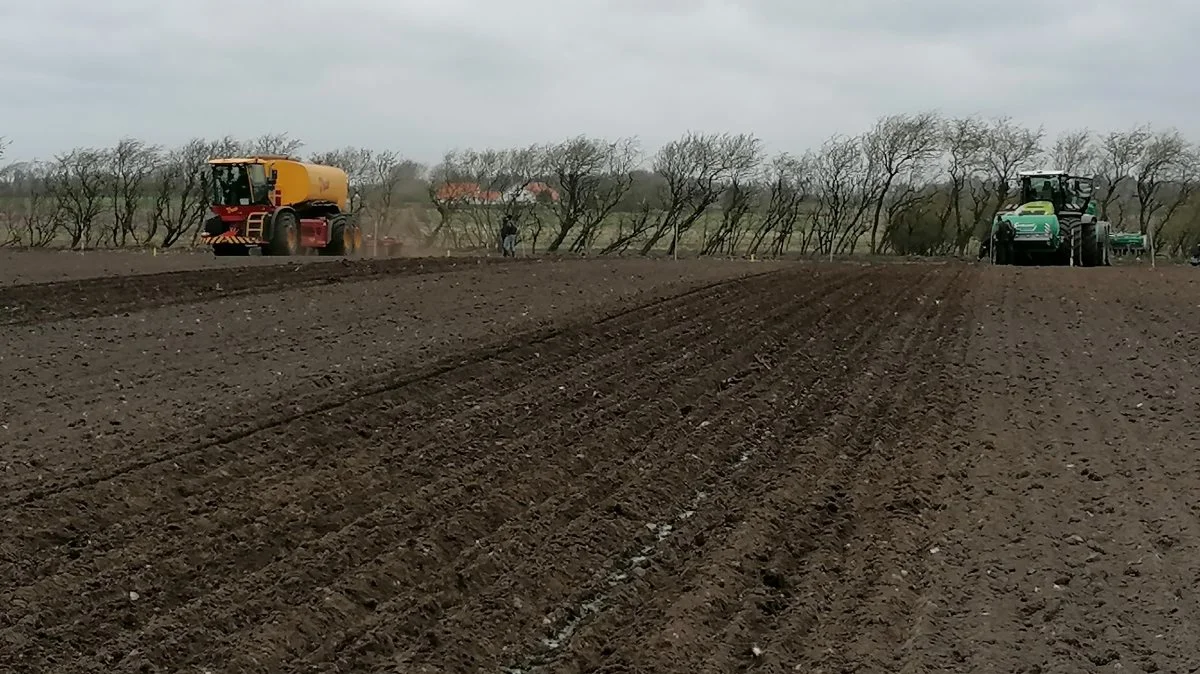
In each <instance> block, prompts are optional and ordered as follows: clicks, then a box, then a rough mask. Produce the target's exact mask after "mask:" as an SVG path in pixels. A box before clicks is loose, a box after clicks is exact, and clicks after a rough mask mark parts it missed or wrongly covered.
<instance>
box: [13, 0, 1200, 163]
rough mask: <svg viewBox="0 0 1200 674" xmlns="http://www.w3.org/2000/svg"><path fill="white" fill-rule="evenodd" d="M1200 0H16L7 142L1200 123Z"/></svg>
mask: <svg viewBox="0 0 1200 674" xmlns="http://www.w3.org/2000/svg"><path fill="white" fill-rule="evenodd" d="M1197 28H1200V2H1197V1H1196V0H1140V1H1139V0H1123V1H1117V0H1080V1H1077V2H1047V1H1044V0H1042V1H1039V2H1032V1H1026V0H1010V1H1009V2H1004V3H1001V2H995V1H993V0H970V1H966V0H889V1H886V2H885V0H835V1H833V2H830V1H828V0H822V1H820V2H817V1H810V0H724V1H718V0H691V1H684V0H322V1H320V2H317V1H314V0H287V1H286V2H278V1H277V2H268V1H267V0H195V1H194V2H181V1H168V0H105V1H103V2H97V1H96V0H38V1H36V2H22V1H19V0H0V85H2V86H3V88H2V89H0V91H2V92H3V93H2V94H0V136H7V137H8V138H9V139H10V141H11V142H12V145H11V147H10V149H9V152H8V157H7V158H8V159H28V158H32V157H46V156H49V155H51V154H53V153H54V152H57V151H60V150H65V149H69V148H71V147H74V146H79V145H109V144H111V143H113V142H114V141H115V140H116V139H117V138H119V137H121V136H123V135H133V136H137V137H140V138H143V139H146V140H149V141H152V142H155V143H162V144H176V143H180V142H182V141H185V140H186V139H188V138H190V137H195V136H202V137H218V136H223V135H226V134H231V135H234V136H238V137H251V136H255V135H258V134H261V133H265V132H288V133H290V134H291V135H292V136H293V137H298V138H301V139H303V140H304V141H305V143H306V148H305V149H306V150H307V151H317V150H324V149H332V148H335V147H340V146H345V145H355V146H369V147H375V148H388V149H394V150H398V151H400V152H402V153H404V154H406V155H407V156H410V157H412V158H415V159H419V160H421V161H431V160H433V161H436V160H437V159H438V158H439V157H440V156H441V155H442V153H443V152H444V151H445V150H446V149H449V148H452V147H483V146H488V145H490V146H512V145H520V144H528V143H533V142H540V141H549V140H555V139H559V138H565V137H569V136H573V135H576V134H579V133H587V134H589V135H598V136H608V137H617V136H627V135H636V136H639V137H640V138H641V139H642V140H643V142H644V143H645V144H646V145H647V146H648V147H650V148H653V147H654V146H657V145H659V144H661V143H663V142H665V141H667V140H670V139H671V138H673V137H676V136H678V135H679V134H681V133H682V132H684V131H686V130H689V129H690V130H698V131H726V130H728V131H748V132H753V133H756V134H758V135H759V136H760V137H761V138H763V139H764V140H765V141H766V142H767V144H768V146H769V147H770V148H771V149H772V150H793V151H802V150H804V149H805V148H807V147H810V146H814V145H817V144H819V143H820V142H821V140H822V139H824V138H825V137H828V136H829V135H830V134H833V133H855V132H858V131H861V130H864V129H865V128H867V127H868V126H869V125H870V124H871V122H872V120H873V119H875V118H876V117H878V116H880V115H884V114H888V113H895V112H912V111H918V110H921V109H925V108H932V109H937V110H940V111H942V112H944V113H946V114H972V113H979V114H983V115H1011V116H1013V117H1015V118H1017V119H1019V120H1022V121H1025V122H1028V123H1030V124H1033V125H1038V124H1044V125H1045V126H1046V127H1047V129H1048V130H1050V131H1057V130H1060V129H1063V128H1071V127H1082V126H1088V127H1091V128H1094V129H1105V128H1115V127H1127V126H1130V125H1133V124H1136V123H1140V122H1153V123H1155V124H1157V125H1160V126H1175V127H1177V128H1179V129H1181V130H1183V131H1184V132H1186V133H1188V134H1189V135H1190V136H1192V137H1195V138H1197V139H1200V84H1198V78H1197V76H1196V74H1195V72H1196V68H1197V65H1198V64H1200V41H1197V40H1196V39H1195V38H1194V36H1195V33H1196V30H1197Z"/></svg>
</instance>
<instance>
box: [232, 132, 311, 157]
mask: <svg viewBox="0 0 1200 674" xmlns="http://www.w3.org/2000/svg"><path fill="white" fill-rule="evenodd" d="M239 145H240V146H241V149H242V150H243V152H242V153H243V154H263V155H270V154H278V155H287V156H289V157H292V156H295V155H296V154H297V153H298V152H299V151H300V148H302V147H304V141H301V140H298V139H296V138H292V137H291V135H289V134H287V133H264V134H263V135H261V136H259V137H258V138H255V139H253V140H250V141H248V142H245V143H239Z"/></svg>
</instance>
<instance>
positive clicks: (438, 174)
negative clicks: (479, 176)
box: [425, 150, 480, 246]
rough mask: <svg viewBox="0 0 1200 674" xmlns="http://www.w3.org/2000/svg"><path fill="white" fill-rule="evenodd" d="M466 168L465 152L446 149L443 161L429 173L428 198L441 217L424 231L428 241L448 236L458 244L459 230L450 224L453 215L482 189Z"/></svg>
mask: <svg viewBox="0 0 1200 674" xmlns="http://www.w3.org/2000/svg"><path fill="white" fill-rule="evenodd" d="M466 175H467V168H466V165H465V161H464V160H463V157H462V153H461V152H459V151H457V150H452V151H450V152H447V153H446V155H445V157H443V159H442V162H441V163H440V164H438V165H437V166H434V167H433V169H432V170H431V171H430V173H429V186H428V193H429V201H430V202H431V203H432V204H433V207H434V210H436V211H437V214H438V221H437V222H436V223H434V226H433V228H432V229H431V230H430V231H429V233H428V234H426V235H425V245H426V246H432V245H433V244H434V243H435V242H436V241H437V240H438V239H439V238H440V237H443V236H447V235H448V236H449V238H450V241H451V245H453V246H459V245H460V244H461V242H460V241H459V237H458V231H457V230H456V229H455V228H454V226H453V225H452V224H451V223H452V221H453V220H454V217H455V216H456V215H457V214H458V213H459V212H461V211H462V210H463V208H464V207H466V206H467V205H468V204H470V203H472V202H473V201H475V200H477V198H478V193H479V192H480V188H479V185H478V184H477V183H469V182H467V180H469V178H466Z"/></svg>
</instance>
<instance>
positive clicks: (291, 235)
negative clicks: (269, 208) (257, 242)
mask: <svg viewBox="0 0 1200 674" xmlns="http://www.w3.org/2000/svg"><path fill="white" fill-rule="evenodd" d="M266 252H267V253H268V254H270V255H280V256H288V255H296V254H298V253H299V252H300V227H299V223H298V222H297V221H296V214H295V213H293V212H291V211H279V212H278V213H276V214H275V217H274V218H273V222H272V223H271V242H270V243H269V244H267V250H266Z"/></svg>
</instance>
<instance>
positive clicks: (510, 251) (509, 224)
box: [500, 215, 517, 257]
mask: <svg viewBox="0 0 1200 674" xmlns="http://www.w3.org/2000/svg"><path fill="white" fill-rule="evenodd" d="M500 250H501V252H502V253H503V255H504V257H516V255H517V223H516V221H515V220H514V219H513V216H511V215H506V216H504V222H503V223H502V224H501V225H500Z"/></svg>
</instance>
